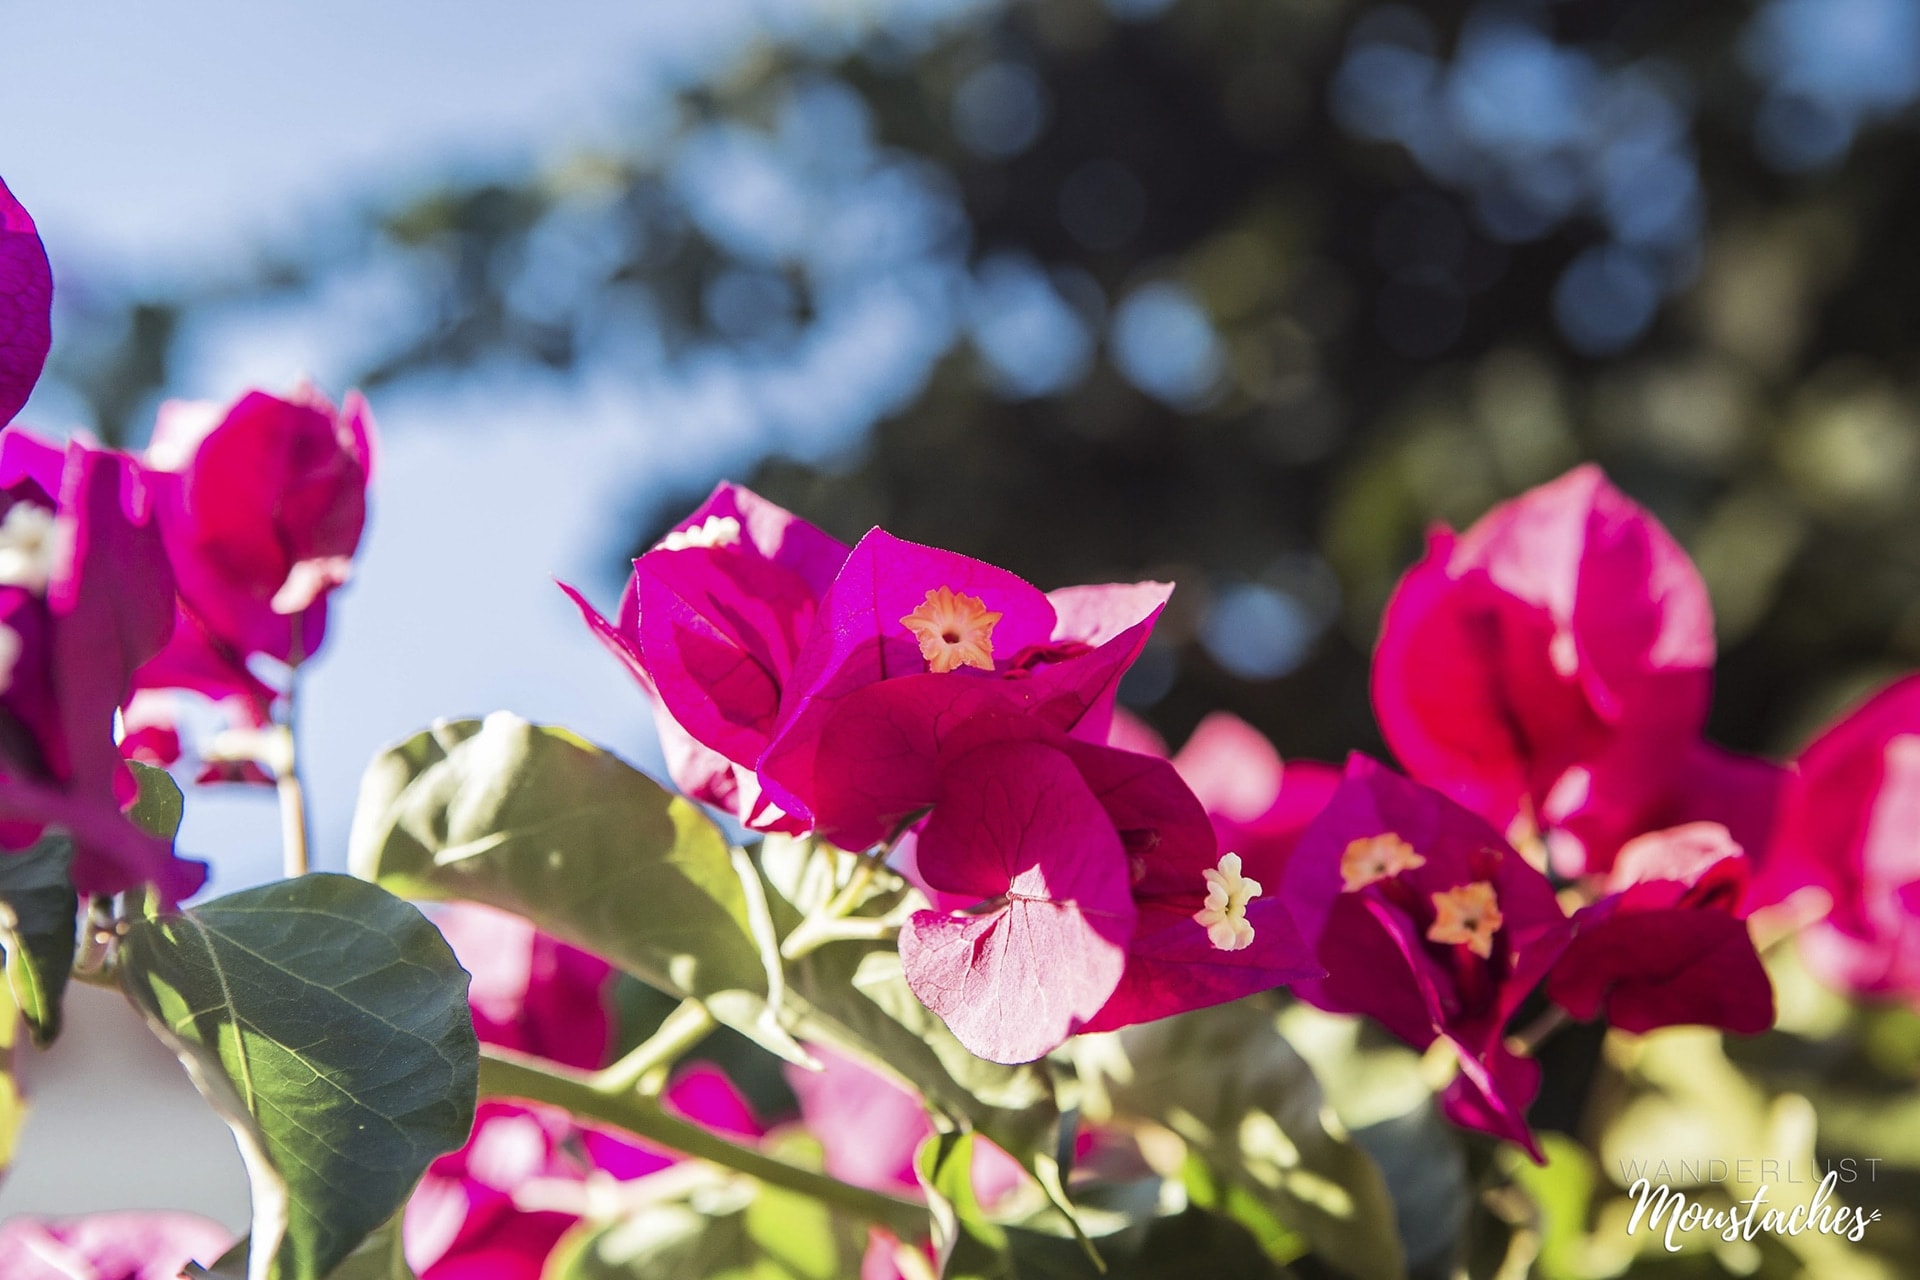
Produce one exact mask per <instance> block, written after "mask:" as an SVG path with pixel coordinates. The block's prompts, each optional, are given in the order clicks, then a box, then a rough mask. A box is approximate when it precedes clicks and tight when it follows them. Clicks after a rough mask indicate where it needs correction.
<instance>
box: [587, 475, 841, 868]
mask: <svg viewBox="0 0 1920 1280" xmlns="http://www.w3.org/2000/svg"><path fill="white" fill-rule="evenodd" d="M847 553H848V548H847V546H846V545H845V544H844V543H842V542H840V541H838V540H836V539H834V538H832V537H829V536H828V535H827V534H825V533H822V532H821V531H820V530H819V529H817V528H815V527H814V526H813V525H811V524H808V523H807V522H806V521H805V520H802V519H800V518H798V517H797V516H794V515H793V514H792V513H790V512H788V511H785V510H783V509H782V508H780V507H777V506H775V505H774V504H773V503H771V502H768V501H767V500H766V499H764V498H762V497H760V496H759V495H758V494H756V493H753V492H752V491H751V490H748V489H743V488H741V487H740V486H738V485H732V484H724V483H723V484H721V485H720V486H719V487H717V488H716V489H715V490H714V491H713V493H712V494H711V495H710V496H709V497H708V498H707V500H706V501H705V502H704V503H702V504H701V505H700V506H699V507H698V508H696V509H695V510H694V511H693V513H692V514H690V515H689V516H688V517H687V518H686V519H685V520H683V521H681V522H680V525H679V526H678V527H677V528H675V529H674V530H672V531H671V532H669V533H668V534H667V536H666V537H665V538H663V539H662V540H661V542H660V543H659V545H657V546H655V547H654V548H653V549H652V550H650V551H648V552H647V553H646V554H645V555H643V556H641V557H640V558H639V559H638V560H636V561H634V565H633V577H632V579H631V580H630V581H629V582H628V584H627V587H626V590H625V591H624V592H623V593H622V595H621V599H620V608H619V611H618V614H617V615H616V617H617V621H609V620H608V619H606V618H605V617H603V616H602V615H601V614H600V613H598V612H597V611H596V610H595V609H594V608H593V607H592V606H591V605H590V604H588V603H587V601H586V600H585V598H584V597H583V596H581V595H580V593H579V592H578V591H575V590H574V589H573V588H571V587H568V586H565V584H562V589H563V590H565V591H566V592H567V594H568V596H569V597H570V598H572V600H573V601H574V603H575V604H576V605H577V606H578V607H579V609H580V611H581V616H582V617H583V618H584V619H585V620H586V622H587V624H588V626H589V627H591V628H592V629H593V631H594V634H595V635H596V636H598V637H599V639H600V641H601V643H602V644H604V645H605V646H606V647H607V649H608V650H609V651H611V652H612V653H613V654H614V656H615V657H617V658H618V659H620V661H621V663H622V664H623V665H625V666H626V668H627V669H628V671H629V672H630V673H631V674H632V675H633V677H634V678H635V679H636V680H637V681H639V683H640V685H641V687H642V688H643V689H644V690H645V691H646V693H647V695H648V697H649V698H651V699H652V701H653V707H654V722H655V724H656V725H657V726H658V728H659V730H660V738H661V745H662V747H663V749H664V750H665V752H666V756H667V763H668V767H669V771H670V772H671V774H672V776H673V780H674V782H675V783H676V784H678V785H679V787H680V788H681V790H683V791H685V792H686V793H687V794H688V795H690V796H692V797H694V798H695V799H698V800H703V801H705V802H707V803H709V804H714V805H716V806H718V807H721V808H726V809H731V810H733V811H734V812H736V813H737V814H738V815H739V816H740V817H741V818H742V819H743V820H745V821H748V822H750V823H753V824H755V825H758V826H762V827H769V828H774V829H785V830H797V829H801V828H799V827H798V826H797V824H795V823H792V822H789V821H785V820H784V817H783V815H780V814H778V813H772V812H769V811H768V810H767V809H766V808H765V806H764V804H763V803H762V801H761V799H760V796H759V788H758V785H757V782H756V781H755V780H754V774H753V769H754V766H755V765H756V764H757V763H758V761H759V758H760V755H761V753H762V752H763V751H764V750H765V749H766V746H767V743H768V742H769V741H770V739H771V734H772V730H773V727H774V723H775V721H776V719H777V716H778V712H779V708H780V702H781V698H782V696H783V693H784V691H785V688H786V685H787V682H788V680H789V679H790V677H791V675H792V671H793V662H794V658H795V656H796V654H797V652H798V649H799V646H800V644H801V643H802V642H803V641H804V639H805V637H806V634H807V633H808V631H809V630H810V629H811V627H812V625H813V620H814V615H815V611H816V609H817V607H818V605H819V601H820V598H821V597H822V596H823V595H825V594H826V592H827V589H828V587H829V586H830V585H831V584H832V582H833V578H834V575H835V573H836V572H837V571H838V570H839V569H840V566H841V564H842V563H843V562H844V561H845V560H846V558H847Z"/></svg>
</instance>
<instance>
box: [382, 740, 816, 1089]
mask: <svg viewBox="0 0 1920 1280" xmlns="http://www.w3.org/2000/svg"><path fill="white" fill-rule="evenodd" d="M348 857H349V861H350V862H351V865H352V867H353V870H354V872H355V874H357V875H360V876H362V877H364V878H366V879H369V880H372V881H375V882H376V883H378V884H380V885H381V886H383V887H385V888H387V889H390V890H392V891H393V892H395V893H397V894H400V895H401V896H402V897H406V898H415V899H428V900H443V899H449V898H462V899H467V900H470V901H473V902H484V903H487V904H488V905H490V906H495V907H500V908H502V909H504V910H507V911H512V912H514V913H516V914H518V915H521V916H524V917H526V918H527V919H528V920H531V921H533V922H534V923H535V924H536V925H538V926H540V928H542V929H543V930H545V931H546V932H548V933H551V934H553V935H554V936H555V937H558V938H560V939H562V940H564V941H566V942H570V943H572V944H574V945H575V946H579V947H584V948H585V949H587V950H589V951H593V952H596V953H598V954H600V955H602V956H605V957H606V958H607V959H608V960H610V961H612V962H614V963H615V964H618V965H619V966H620V967H622V968H623V969H625V970H627V971H628V972H629V973H632V974H633V975H634V976H635V977H638V978H640V979H642V980H643V981H645V982H648V983H650V984H652V985H653V986H656V987H658V988H660V989H661V990H663V991H666V992H669V993H671V994H673V995H676V996H682V997H685V996H693V997H697V998H699V999H700V1000H702V1001H704V1002H705V1003H706V1004H707V1006H708V1008H709V1009H711V1010H712V1012H713V1015H714V1017H715V1018H716V1019H718V1020H719V1021H721V1022H723V1023H726V1024H727V1025H729V1026H731V1027H734V1028H735V1029H736V1030H739V1031H741V1032H743V1033H745V1034H747V1035H748V1036H751V1037H753V1038H755V1039H757V1040H759V1041H760V1042H761V1043H763V1044H766V1045H767V1046H768V1047H769V1048H772V1049H774V1050H775V1052H779V1053H782V1054H783V1055H785V1056H788V1057H792V1058H804V1055H803V1054H801V1053H800V1052H799V1050H798V1048H797V1047H796V1046H794V1045H792V1043H791V1041H790V1040H788V1039H787V1038H786V1037H785V1036H784V1034H783V1033H781V1032H780V1030H779V1028H778V1027H777V1026H776V1025H774V1024H773V1022H772V1019H771V1016H770V1013H769V1007H768V1006H769V1000H770V997H771V996H772V995H773V994H774V989H775V986H776V983H777V977H776V975H777V972H778V960H777V957H774V956H772V955H771V949H772V946H773V941H774V939H773V936H772V926H771V923H770V922H768V921H766V920H765V919H764V918H758V917H761V916H762V915H763V913H756V910H755V907H756V904H757V903H759V898H758V895H759V893H760V882H759V880H758V878H757V877H751V879H752V883H751V885H749V884H748V883H747V882H746V880H745V879H744V878H743V876H742V874H741V868H742V866H747V865H748V864H746V862H745V859H744V857H742V858H740V859H739V862H738V865H737V864H736V858H735V855H734V854H733V852H732V851H731V850H730V849H729V847H728V845H727V841H726V838H725V837H724V836H723V835H722V834H721V832H720V829H719V828H718V827H717V826H715V825H714V823H713V821H712V820H711V819H710V818H708V817H707V816H706V814H705V813H703V812H702V811H701V810H700V807H699V806H698V805H696V804H693V803H692V802H691V801H688V800H685V799H683V798H681V797H679V796H676V795H674V794H673V793H671V792H669V791H667V790H666V789H665V788H663V787H661V786H660V784H659V783H657V782H655V781H653V780H652V779H651V778H649V777H647V776H646V775H645V774H642V773H640V772H639V771H638V770H635V769H634V768H632V767H631V766H629V765H627V764H626V763H624V762H623V761H621V760H619V759H618V758H617V757H615V756H612V755H610V754H608V753H607V752H604V751H602V750H600V749H599V748H598V747H595V746H593V745H592V744H591V743H588V742H584V741H582V740H581V739H579V738H577V737H575V736H574V735H573V734H571V733H568V732H567V731H566V730H564V729H555V728H547V727H543V726H538V725H533V724H529V723H527V722H526V721H525V720H522V719H520V718H519V717H517V716H513V715H509V714H507V713H506V712H496V713H494V714H493V715H490V716H488V717H487V718H486V719H485V720H459V721H441V722H440V723H438V724H436V725H434V726H433V728H431V729H428V730H427V731H425V732H424V733H419V734H415V735H414V736H413V737H411V738H408V739H407V740H406V741H405V742H402V743H400V744H399V745H398V746H395V747H391V748H389V749H388V750H386V751H383V752H382V753H381V754H380V755H379V756H377V757H375V759H374V761H373V763H372V765H370V766H369V767H368V769H367V773H366V777H365V779H364V780H363V781H362V782H361V785H360V800H359V805H358V808H357V809H356V810H355V812H354V820H353V835H352V839H351V841H350V845H349V854H348ZM748 870H749V871H750V870H751V868H750V866H748ZM770 966H771V970H772V972H771V973H770Z"/></svg>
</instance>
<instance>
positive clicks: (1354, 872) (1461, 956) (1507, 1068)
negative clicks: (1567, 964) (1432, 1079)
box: [1282, 755, 1570, 1159]
mask: <svg viewBox="0 0 1920 1280" xmlns="http://www.w3.org/2000/svg"><path fill="white" fill-rule="evenodd" d="M1383 849H1384V850H1386V851H1387V852H1388V853H1389V854H1390V855H1391V856H1385V857H1383V856H1381V853H1382V850H1383ZM1282 896H1283V897H1284V899H1285V901H1286V903H1287V905H1288V906H1289V907H1290V908H1291V909H1292V912H1293V917H1294V920H1295V921H1296V922H1297V923H1298V925H1299V927H1300V931H1301V933H1302V935H1303V936H1304V937H1305V938H1306V940H1307V943H1308V945H1309V947H1310V948H1312V950H1313V953H1314V955H1315V956H1316V957H1317V958H1318V960H1319V961H1320V963H1321V964H1322V965H1324V966H1325V967H1326V970H1327V976H1326V977H1325V978H1323V979H1319V980H1317V981H1307V982H1302V983H1299V984H1298V985H1297V986H1296V987H1295V990H1296V991H1297V992H1298V993H1299V995H1300V996H1301V997H1302V998H1303V999H1305V1000H1307V1001H1308V1002H1309V1003H1311V1004H1314V1005H1316V1006H1318V1007H1319V1008H1322V1009H1327V1010H1330V1011H1333V1012H1336V1013H1356V1014H1365V1015H1367V1016H1369V1017H1372V1018H1374V1019H1376V1020H1377V1021H1379V1022H1380V1023H1381V1025H1383V1026H1384V1027H1386V1029H1387V1030H1389V1031H1391V1032H1392V1033H1393V1034H1394V1035H1396V1036H1398V1037H1399V1038H1400V1039H1402V1040H1404V1041H1406V1042H1407V1043H1408V1044H1410V1045H1412V1046H1413V1047H1414V1048H1416V1049H1425V1048H1427V1047H1428V1046H1430V1045H1431V1044H1433V1043H1434V1041H1436V1040H1440V1039H1444V1040H1446V1041H1447V1042H1449V1043H1450V1044H1451V1045H1452V1046H1453V1048H1454V1050H1455V1051H1456V1053H1457V1054H1458V1057H1459V1061H1460V1074H1459V1075H1458V1076H1457V1077H1456V1078H1455V1079H1454V1081H1453V1083H1452V1084H1451V1085H1449V1086H1448V1088H1447V1091H1446V1094H1445V1095H1444V1097H1443V1099H1442V1102H1443V1106H1444V1108H1445V1110H1446V1112H1447V1114H1448V1115H1449V1116H1451V1117H1453V1118H1454V1119H1455V1121H1456V1122H1458V1123H1462V1124H1466V1125H1469V1126H1471V1127H1474V1128H1477V1129H1482V1130H1484V1131H1486V1132H1488V1133H1492V1134H1495V1135H1497V1136H1499V1137H1503V1138H1509V1139H1511V1140H1513V1141H1514V1142H1517V1143H1520V1144H1521V1145H1522V1146H1524V1147H1526V1148H1527V1150H1528V1151H1529V1152H1531V1153H1532V1154H1533V1155H1534V1156H1535V1158H1536V1159H1537V1158H1539V1149H1538V1147H1537V1146H1535V1144H1534V1141H1533V1137H1532V1134H1531V1133H1530V1132H1529V1130H1528V1128H1527V1123H1526V1118H1525V1116H1526V1108H1527V1105H1528V1103H1529V1102H1530V1101H1531V1100H1532V1097H1533V1094H1534V1092H1535V1090H1536V1089H1537V1088H1538V1086H1539V1066H1538V1064H1537V1063H1535V1062H1533V1061H1532V1060H1531V1059H1526V1058H1520V1057H1517V1056H1516V1055H1514V1054H1513V1053H1512V1052H1510V1051H1509V1050H1508V1049H1507V1047H1506V1046H1505V1044H1504V1043H1503V1042H1502V1036H1503V1033H1504V1031H1505V1028H1506V1024H1507V1021H1508V1019H1510V1018H1511V1017H1512V1016H1513V1014H1514V1012H1515V1010H1517V1009H1518V1008H1519V1007H1520V1004H1521V1002H1522V1001H1523V1000H1524V999H1525V998H1526V997H1527V995H1528V993H1529V992H1531V991H1532V990H1533V989H1534V988H1535V987H1536V986H1537V985H1538V984H1539V982H1540V980H1541V979H1542V978H1543V977H1544V976H1545V975H1546V973H1547V970H1548V969H1549V968H1550V967H1551V966H1552V964H1553V962H1554V960H1555V959H1556V958H1557V957H1558V956H1559V955H1560V953H1561V951H1562V950H1563V949H1564V948H1565V946H1566V944H1567V940H1568V936H1569V933H1570V928H1569V925H1568V922H1567V920H1566V917H1565V915H1564V914H1563V913H1562V911H1561V909H1560V906H1559V903H1558V902H1557V901H1556V899H1555V897H1554V891H1553V887H1552V885H1551V884H1549V883H1548V881H1547V879H1546V877H1545V876H1544V875H1542V874H1541V873H1540V872H1539V871H1537V870H1535V869H1534V868H1533V867H1532V866H1531V865H1530V864H1529V863H1528V862H1527V860H1526V859H1525V858H1523V857H1521V856H1520V855H1519V854H1517V853H1515V852H1514V851H1513V850H1512V849H1511V848H1509V847H1508V845H1507V844H1506V842H1505V840H1503V839H1502V838H1501V836H1500V834H1499V833H1498V832H1496V831H1495V830H1494V829H1493V828H1492V827H1490V826H1488V825H1487V823H1486V822H1485V821H1484V820H1483V819H1481V818H1479V817H1478V816H1476V815H1474V814H1473V813H1470V812H1468V811H1467V810H1465V809H1463V808H1461V807H1460V806H1458V805H1456V804H1454V803H1453V802H1452V801H1450V800H1448V799H1447V798H1446V797H1445V796H1443V795H1441V794H1440V793H1438V792H1436V791H1433V790H1430V789H1429V788H1426V787H1423V786H1421V785H1419V784H1418V783H1415V782H1411V781H1409V780H1407V779H1405V778H1402V777H1400V776H1398V775H1397V774H1394V773H1393V772H1391V771H1390V770H1388V769H1386V768H1385V767H1383V766H1381V765H1379V764H1377V763H1375V762H1374V761H1372V760H1369V759H1367V758H1366V757H1364V756H1358V755H1356V756H1354V757H1353V758H1352V759H1351V760H1349V761H1348V764H1347V769H1346V774H1345V776H1344V778H1343V779H1342V781H1341V784H1340V787H1339V789H1338V790H1337V791H1336V792H1335V793H1334V796H1333V798H1332V800H1331V801H1329V802H1328V804H1327V807H1326V809H1325V810H1324V811H1323V812H1322V813H1321V814H1320V815H1319V816H1318V817H1317V818H1315V819H1314V820H1313V822H1312V824H1311V825H1310V826H1309V827H1308V828H1307V830H1306V832H1305V834H1304V835H1302V836H1301V838H1300V843H1299V845H1298V846H1297V847H1296V848H1295V849H1294V852H1293V857H1292V858H1291V859H1290V860H1289V861H1288V864H1287V875H1286V884H1285V889H1284V892H1283V895H1282Z"/></svg>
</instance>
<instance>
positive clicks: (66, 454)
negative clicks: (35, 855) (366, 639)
mask: <svg viewBox="0 0 1920 1280" xmlns="http://www.w3.org/2000/svg"><path fill="white" fill-rule="evenodd" d="M0 503H4V509H3V510H0V659H4V661H3V662H0V710H4V711H5V712H6V713H7V714H8V715H9V716H10V717H11V718H12V719H13V721H14V722H15V723H16V724H17V726H18V728H19V729H20V730H21V732H17V733H12V734H8V735H6V741H5V743H4V745H0V824H3V825H0V843H4V844H5V845H6V846H8V847H12V848H19V847H22V846H23V845H24V844H26V843H29V842H31V841H32V840H34V839H36V838H37V837H38V835H39V832H40V830H41V828H42V827H44V826H45V825H46V824H48V823H53V824H57V825H59V826H62V827H64V828H66V829H67V831H68V832H69V833H70V834H71V835H72V836H73V838H74V845H75V851H74V862H73V880H74V885H75V887H76V888H77V889H79V891H80V892H82V893H118V892H120V891H122V890H124V889H128V888H132V887H134V886H136V885H139V884H142V883H152V884H154V885H155V886H156V887H157V888H158V890H159V892H160V894H161V895H162V896H163V897H165V898H167V899H168V900H175V899H178V898H180V897H184V896H185V895H187V894H189V893H191V892H193V891H194V890H195V889H197V888H198V887H199V885H200V883H201V881H202V880H203V879H204V878H205V871H206V869H205V867H203V866H201V865H200V864H198V863H193V862H187V861H183V860H181V859H177V858H175V857H174V856H173V853H172V849H171V848H170V846H169V845H168V843H167V842H166V841H163V840H155V839H153V838H152V837H150V836H147V835H145V834H144V833H142V832H141V831H139V830H138V829H137V828H135V827H134V826H133V825H132V824H131V823H130V822H128V821H127V820H126V819H125V818H124V817H123V816H122V814H121V809H122V808H123V807H124V806H126V805H129V804H131V803H132V802H133V800H134V798H135V788H134V783H133V778H132V775H131V774H130V773H129V772H128V770H127V767H126V765H125V763H124V762H123V761H122V759H121V755H120V749H119V747H118V746H117V745H116V744H115V741H114V717H115V714H116V712H117V710H118V708H119V706H120V704H121V703H122V702H123V701H125V700H126V698H127V695H128V692H129V685H130V682H131V680H132V677H133V673H134V671H135V670H136V669H137V668H138V667H139V666H140V665H141V664H142V663H143V662H145V661H146V660H147V659H149V658H151V657H152V656H153V655H154V654H155V653H157V652H158V651H159V650H160V648H161V646H162V645H164V644H165V643H166V639H167V635H168V631H169V629H170V628H171V626H172V624H173V590H174V588H173V576H172V574H171V572H170V571H169V569H168V565H167V557H166V552H165V549H164V546H163V544H162V541H161V536H160V531H159V530H158V528H156V527H155V522H154V519H153V511H152V500H151V495H150V493H149V491H148V490H147V488H146V486H145V485H144V483H143V480H142V476H141V474H140V472H139V470H138V469H137V468H136V467H135V466H134V464H133V462H132V460H131V459H129V458H127V457H125V456H124V455H121V454H117V453H112V452H110V451H107V450H102V449H94V448H90V447H88V446H86V445H84V444H79V443H73V444H68V445H65V446H58V445H53V444H49V443H47V442H46V441H43V440H40V439H37V438H35V437H34V436H32V435H29V434H28V433H27V432H25V431H23V430H21V429H20V428H19V427H9V428H7V429H6V430H5V431H3V432H0Z"/></svg>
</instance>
